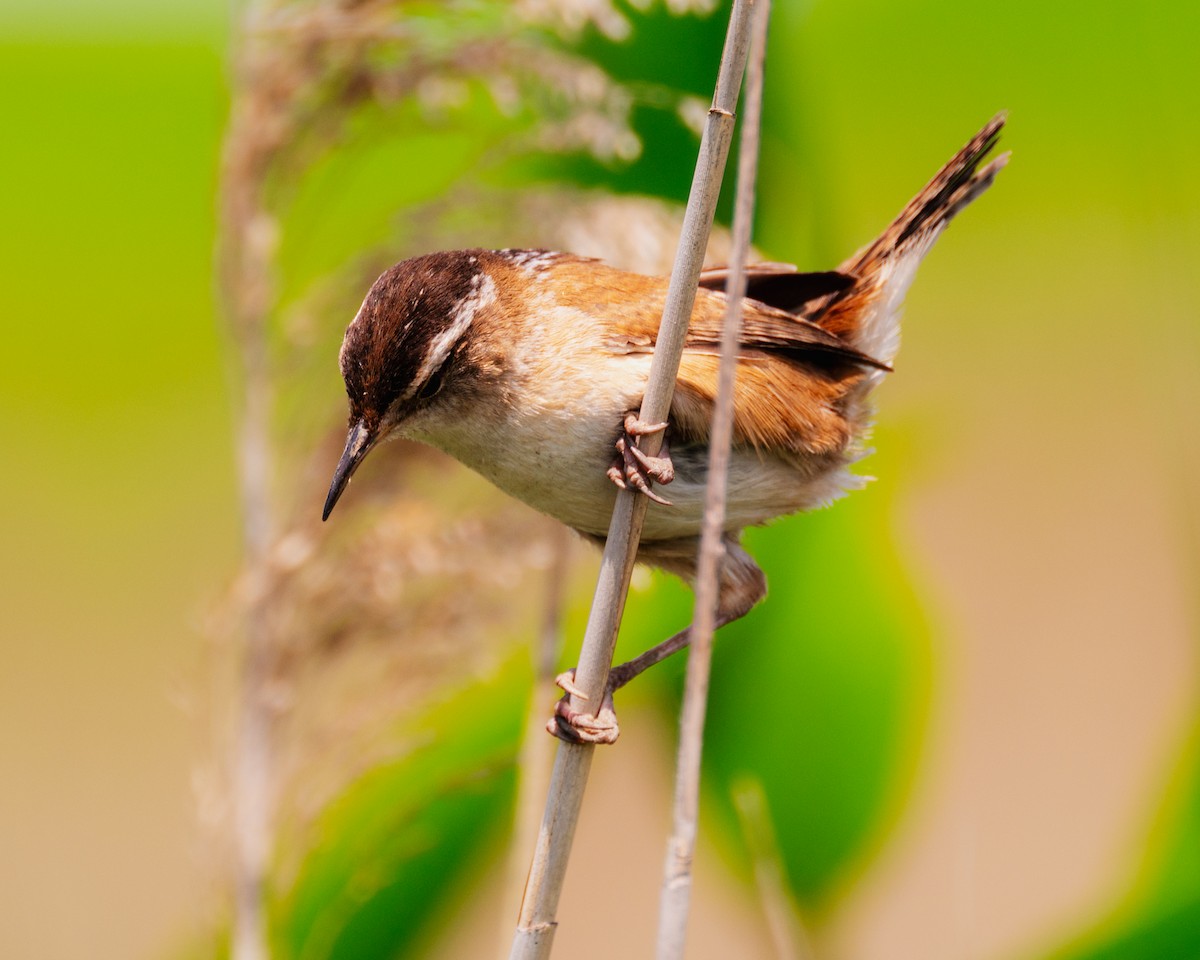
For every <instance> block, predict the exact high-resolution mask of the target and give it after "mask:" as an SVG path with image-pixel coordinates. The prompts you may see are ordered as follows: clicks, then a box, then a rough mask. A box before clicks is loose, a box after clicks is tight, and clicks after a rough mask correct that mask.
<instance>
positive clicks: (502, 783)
mask: <svg viewBox="0 0 1200 960" xmlns="http://www.w3.org/2000/svg"><path fill="white" fill-rule="evenodd" d="M531 676H532V673H531V671H530V668H529V664H528V662H527V661H526V659H525V658H524V657H517V658H515V659H514V661H512V662H510V663H509V664H507V665H506V666H505V667H504V668H503V669H502V670H500V671H498V672H497V674H496V676H494V677H492V678H490V679H489V680H488V681H487V682H485V683H482V684H478V685H474V686H471V687H469V688H467V689H465V690H462V691H460V692H459V693H457V694H456V695H455V696H454V697H453V698H452V699H450V700H448V701H445V702H443V703H439V704H437V705H436V706H434V707H432V708H431V709H430V710H428V711H427V712H425V713H424V714H422V715H421V716H419V717H418V718H416V719H415V720H413V721H412V722H411V723H409V724H407V725H406V727H405V729H403V730H402V731H399V732H398V739H399V740H400V742H406V741H407V742H411V743H414V744H416V746H414V747H413V749H412V750H411V751H410V752H408V753H407V754H406V755H405V756H404V757H403V758H402V759H400V760H397V761H394V762H392V763H388V764H385V765H382V766H380V767H377V768H375V769H372V770H371V771H370V772H368V773H367V774H366V775H364V776H363V777H362V778H361V779H359V780H358V781H356V782H355V783H353V784H351V785H350V787H348V788H347V789H346V791H345V792H344V793H343V794H342V795H341V797H340V798H338V799H337V800H336V801H335V802H334V803H332V804H331V805H330V806H329V808H328V809H327V810H325V811H324V812H323V813H322V814H321V815H320V817H319V819H318V820H317V822H316V823H315V824H314V825H313V826H312V828H311V829H310V830H308V831H307V834H308V836H309V839H310V842H311V843H312V849H311V851H310V852H309V853H308V854H307V856H305V857H304V858H303V862H302V864H301V867H300V870H299V872H298V874H297V876H296V879H295V882H294V884H293V885H292V886H291V887H290V889H286V890H283V891H280V892H279V893H278V895H277V897H276V898H275V900H274V902H273V904H272V907H271V918H272V919H271V926H272V930H273V941H274V943H275V946H276V949H277V950H278V952H279V955H280V956H284V957H295V958H303V960H335V958H347V960H349V958H353V960H370V958H380V960H383V958H389V960H395V958H400V957H408V956H412V955H414V953H416V952H417V951H418V950H419V949H420V948H421V947H422V945H424V944H426V943H427V940H428V938H429V937H430V935H431V934H432V933H434V932H436V930H437V928H438V921H439V920H440V919H443V918H444V916H445V912H446V911H447V910H448V909H449V907H450V905H451V903H452V902H455V901H461V899H462V897H463V892H464V888H468V887H469V886H470V882H471V878H472V877H478V876H479V868H480V867H481V865H482V864H484V863H486V862H487V860H488V859H489V857H491V856H493V855H495V853H496V852H497V846H498V842H499V840H500V838H501V837H502V836H503V834H504V832H505V830H506V829H507V825H508V818H509V815H510V811H511V805H512V799H513V793H514V789H515V784H516V769H515V766H514V758H515V756H516V750H517V741H518V739H519V736H520V732H521V726H522V720H523V718H524V716H525V709H526V701H527V698H528V693H529V682H530V679H531ZM481 704H486V705H487V710H486V715H484V714H483V713H482V711H481V708H480V705H481Z"/></svg>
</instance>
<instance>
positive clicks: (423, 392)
mask: <svg viewBox="0 0 1200 960" xmlns="http://www.w3.org/2000/svg"><path fill="white" fill-rule="evenodd" d="M445 370H446V365H445V364H442V366H441V367H440V368H439V369H438V370H436V371H435V372H434V373H433V374H432V375H431V376H430V377H429V379H428V380H426V381H425V382H424V383H423V384H421V389H420V390H418V391H417V399H418V400H429V399H431V398H432V397H435V396H437V394H438V393H439V392H440V391H441V389H442V385H443V384H444V382H445V379H446V377H445Z"/></svg>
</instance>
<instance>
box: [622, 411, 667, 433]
mask: <svg viewBox="0 0 1200 960" xmlns="http://www.w3.org/2000/svg"><path fill="white" fill-rule="evenodd" d="M666 429H667V423H666V422H665V421H664V422H663V423H647V422H646V421H645V420H639V419H638V415H637V414H636V413H627V414H625V432H626V433H627V434H629V435H630V436H631V437H648V436H650V434H652V433H658V432H659V431H660V430H666Z"/></svg>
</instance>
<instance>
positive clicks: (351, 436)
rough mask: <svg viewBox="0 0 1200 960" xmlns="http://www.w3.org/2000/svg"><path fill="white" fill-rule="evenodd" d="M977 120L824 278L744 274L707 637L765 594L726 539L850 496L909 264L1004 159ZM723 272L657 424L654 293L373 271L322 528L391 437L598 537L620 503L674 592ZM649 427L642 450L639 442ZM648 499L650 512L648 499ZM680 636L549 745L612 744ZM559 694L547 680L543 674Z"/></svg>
mask: <svg viewBox="0 0 1200 960" xmlns="http://www.w3.org/2000/svg"><path fill="white" fill-rule="evenodd" d="M1004 123H1005V115H1004V114H999V115H997V116H996V117H994V118H993V119H992V120H991V121H989V122H988V123H987V124H986V125H985V126H984V127H983V129H981V130H980V131H979V132H978V133H977V134H976V135H975V136H974V137H972V138H971V139H970V140H969V141H968V142H967V144H966V145H965V146H964V147H963V148H962V149H961V150H959V151H958V152H957V153H956V154H955V155H954V156H953V157H952V158H951V159H950V160H949V162H947V163H946V164H945V166H943V167H942V169H941V170H939V171H938V173H937V175H936V176H934V178H933V179H932V180H930V181H929V183H928V184H927V185H926V186H925V187H924V189H922V190H921V191H920V192H919V193H918V194H917V195H916V196H915V197H914V198H913V199H912V200H911V201H910V202H909V203H908V204H907V205H906V206H905V207H904V208H903V210H902V211H901V212H900V214H899V215H898V216H897V217H896V218H895V220H893V221H892V222H891V224H890V225H889V226H888V227H887V228H886V229H885V230H884V231H883V232H882V233H881V234H880V235H879V237H878V238H877V239H875V240H874V241H873V242H872V243H870V244H868V245H867V246H865V247H864V248H862V249H861V250H859V251H858V252H857V253H855V254H854V255H853V256H851V257H849V258H848V259H847V260H845V261H844V262H843V263H842V264H841V265H840V266H838V267H837V268H836V269H835V270H826V271H819V272H803V271H800V270H799V269H798V268H797V267H795V266H793V265H790V264H783V263H758V264H751V265H749V266H748V267H747V268H746V271H745V274H746V281H747V290H746V296H745V298H744V300H743V303H742V318H743V319H742V329H741V333H740V341H739V354H738V359H737V375H736V383H735V387H734V397H733V446H732V450H731V453H730V461H729V476H728V494H727V497H728V499H727V508H726V518H725V525H724V530H723V540H722V546H723V548H724V551H723V556H722V561H721V565H720V569H719V583H718V599H717V611H716V621H715V622H716V625H717V626H718V627H719V626H723V625H725V624H727V623H730V622H732V621H734V620H737V619H739V618H740V617H742V616H744V615H745V614H746V613H748V612H749V611H750V609H751V608H753V607H754V606H755V605H756V604H757V603H759V602H760V601H761V600H762V599H763V598H764V597H765V596H766V590H767V583H766V577H765V575H764V573H763V572H762V570H761V569H760V568H759V566H758V565H757V563H756V562H755V561H754V559H753V558H752V557H751V556H750V554H749V553H747V552H746V550H745V549H744V548H743V547H742V545H741V543H740V539H741V534H742V531H743V530H744V529H745V528H746V527H749V526H755V525H761V524H765V523H767V522H769V521H771V520H773V519H775V518H777V517H779V516H783V515H786V514H792V513H796V512H799V511H804V510H810V509H813V508H815V507H819V506H824V505H826V504H828V503H830V502H831V501H833V500H835V499H837V498H838V497H840V496H841V495H843V494H845V493H847V492H849V491H851V490H854V489H857V488H860V487H861V486H863V485H864V483H865V479H864V478H863V477H861V476H858V475H856V474H855V473H853V472H852V470H851V467H852V465H853V464H854V463H855V462H856V461H857V460H859V459H861V458H862V457H863V456H864V455H865V454H866V452H867V447H866V441H867V439H868V437H869V434H870V429H871V424H872V418H873V405H872V401H871V394H872V391H873V390H874V388H875V387H876V386H877V385H878V384H879V383H880V381H881V380H882V379H883V378H884V377H885V376H886V375H887V374H888V373H889V372H891V371H892V369H893V367H892V363H893V360H894V359H895V356H896V353H897V350H898V347H899V331H900V313H901V307H902V303H903V300H904V296H905V293H906V291H907V290H908V288H909V286H910V284H911V283H912V280H913V277H914V274H915V272H916V269H917V266H918V265H919V264H920V262H921V260H922V259H923V258H924V256H925V255H926V254H927V253H928V252H929V250H930V248H931V247H932V245H933V243H934V241H935V240H936V239H937V238H938V237H939V236H940V235H941V233H942V231H943V230H944V229H945V228H946V225H947V224H948V223H949V222H950V220H951V219H952V218H953V217H954V216H955V215H957V214H958V213H959V212H960V211H961V210H963V208H965V207H966V206H967V205H968V204H970V203H971V202H972V201H973V200H974V199H975V198H976V197H978V196H979V195H980V194H982V193H983V192H984V191H985V190H987V189H988V187H989V186H990V185H991V184H992V181H993V179H994V178H995V176H996V174H997V172H998V171H999V170H1000V169H1001V168H1002V167H1003V166H1004V165H1005V164H1006V163H1007V161H1008V158H1009V154H1007V153H1004V154H1001V155H999V156H996V157H995V158H993V159H991V160H990V161H989V162H987V163H985V162H984V161H985V160H986V159H987V158H988V156H989V154H991V153H992V151H993V149H994V148H995V146H996V143H997V141H998V139H999V137H1000V133H1001V130H1002V128H1003V126H1004ZM727 276H728V270H727V269H726V268H721V267H715V268H710V269H706V270H704V271H702V273H701V274H700V279H699V286H698V289H697V292H696V301H695V305H694V308H693V310H692V314H691V318H690V322H689V326H688V332H687V338H686V342H685V346H684V351H683V356H682V359H681V361H680V366H679V372H678V376H677V379H676V383H675V390H674V395H673V399H672V401H671V406H670V412H669V416H668V418H667V421H666V422H665V423H643V422H642V421H640V420H639V419H638V416H637V411H638V410H639V408H640V405H641V400H642V396H643V393H644V392H645V388H646V382H647V378H648V374H649V371H650V361H651V355H652V353H653V350H654V346H655V340H656V335H657V331H658V323H659V320H660V318H661V316H662V312H663V304H664V300H665V298H666V293H667V285H668V278H666V277H662V276H648V275H643V274H638V273H631V272H627V271H624V270H619V269H616V268H615V267H612V266H609V265H607V264H605V263H603V262H601V261H599V260H597V259H593V258H590V257H584V256H577V255H574V254H570V253H563V252H557V251H551V250H540V249H503V250H485V249H470V250H452V251H443V252H436V253H429V254H425V255H422V256H417V257H413V258H411V259H408V260H404V261H402V262H400V263H397V264H396V265H394V266H392V267H390V268H389V269H387V270H385V271H384V272H383V274H382V275H381V276H380V277H379V278H378V279H377V280H376V281H375V282H374V284H373V285H372V286H371V288H370V290H369V291H368V292H367V294H366V297H365V298H364V299H363V301H362V304H361V306H360V307H359V309H358V312H357V313H356V314H355V316H354V318H353V320H352V321H351V322H350V325H349V327H348V328H347V330H346V333H345V338H344V340H343V343H342V347H341V350H340V353H339V358H338V359H339V366H340V370H341V374H342V378H343V380H344V381H345V387H346V394H347V397H348V399H349V408H350V410H349V425H348V431H347V438H346V445H345V448H344V450H343V452H342V455H341V458H340V459H339V461H338V463H337V467H336V469H335V471H334V474H333V479H332V482H331V484H330V487H329V492H328V495H327V497H326V500H325V505H324V510H323V512H322V519H328V518H329V515H330V512H331V511H332V510H333V508H334V506H335V505H336V504H337V502H338V500H339V498H340V497H341V496H342V494H343V493H344V492H345V489H346V486H347V483H348V482H349V480H350V478H351V476H352V475H353V474H354V472H355V471H356V470H357V469H358V468H359V466H360V465H361V464H362V462H363V460H364V458H365V457H366V456H367V455H368V454H369V453H370V451H371V450H373V449H374V448H375V447H376V446H378V445H379V444H380V443H382V442H383V441H385V440H387V439H390V438H394V437H404V438H407V439H410V440H415V441H419V442H422V443H425V444H428V445H430V446H433V447H435V448H437V449H440V450H442V451H444V452H445V453H447V454H449V455H450V456H452V457H454V458H455V459H457V460H459V461H460V462H461V463H463V464H464V465H466V466H467V467H469V468H470V469H472V470H474V471H476V472H477V473H479V474H481V475H482V476H483V477H485V478H486V479H487V480H489V481H491V482H492V483H493V484H494V485H495V486H497V487H499V488H500V489H501V490H503V491H505V492H506V493H508V494H510V495H512V496H513V497H515V498H517V499H518V500H522V501H524V502H525V503H527V504H529V505H530V506H532V507H533V508H535V509H537V510H539V511H541V512H542V513H544V514H548V515H549V516H551V517H554V518H555V519H557V520H559V521H561V522H562V523H564V524H566V525H567V526H568V527H571V528H572V529H574V530H575V531H577V532H578V533H580V534H582V535H583V537H585V538H587V539H589V540H592V541H594V542H596V543H598V544H603V542H604V539H605V535H606V533H607V531H608V525H609V521H610V518H611V515H612V510H613V505H614V502H615V498H616V495H617V491H618V489H620V488H626V487H632V488H633V489H634V490H635V491H637V492H638V493H640V494H641V495H644V496H647V497H649V498H650V500H651V501H652V502H651V503H649V504H648V510H647V513H646V518H645V524H644V527H643V530H642V536H641V541H640V544H639V546H638V551H637V560H638V561H639V562H641V563H643V564H647V565H650V566H652V567H657V568H660V569H662V570H665V571H667V572H669V573H672V574H675V575H677V576H678V577H680V578H681V579H683V580H684V581H685V582H686V583H688V584H689V585H693V584H694V580H695V576H696V569H697V552H698V548H699V539H700V531H701V523H702V517H703V512H704V495H705V484H706V481H707V470H708V443H709V435H710V426H711V421H712V413H713V408H714V404H715V401H716V391H717V371H718V361H719V357H718V353H719V343H720V336H721V324H722V321H723V317H724V314H725V306H726V297H725V293H724V287H725V281H726V278H727ZM659 432H661V433H662V434H663V437H662V440H663V443H662V448H661V449H660V450H659V452H658V454H657V455H656V456H648V455H647V454H645V453H644V452H642V451H641V449H640V448H639V446H638V444H639V441H640V440H641V438H642V437H645V436H648V435H651V434H654V433H659ZM656 486H657V487H658V488H659V489H665V490H667V491H668V492H669V494H670V497H669V500H668V499H667V498H666V497H664V496H662V495H661V494H660V493H659V492H658V490H656V489H655V487H656ZM688 635H689V631H688V630H687V629H685V630H682V631H680V632H679V633H677V634H675V635H674V636H672V637H670V638H668V639H667V640H664V641H663V642H662V643H660V644H658V645H656V646H655V647H652V648H651V649H650V650H647V651H646V652H645V653H643V654H642V655H641V656H639V657H637V658H635V659H634V660H631V661H629V662H627V663H624V664H620V665H618V666H615V667H614V668H613V670H612V673H611V676H610V679H609V684H608V688H607V690H606V693H605V696H604V703H603V704H602V705H601V706H600V707H599V708H598V709H596V710H594V711H592V712H586V713H585V712H582V711H578V710H575V709H573V708H572V707H571V705H570V698H569V696H564V697H563V699H562V700H561V701H559V703H558V705H557V706H556V708H555V713H554V715H553V717H552V718H551V720H550V722H549V723H548V725H547V726H548V729H550V732H552V733H554V734H555V735H557V736H559V737H560V738H561V739H564V740H567V741H570V742H575V743H612V742H614V741H615V740H616V738H617V735H618V733H619V725H618V724H617V721H616V715H615V712H614V709H613V706H612V693H613V692H614V691H615V690H617V689H619V688H620V687H621V686H623V685H624V684H626V683H628V682H629V681H630V680H631V679H633V677H635V676H637V675H638V674H639V673H641V672H642V671H643V670H645V669H647V668H648V667H649V666H651V665H652V664H654V663H657V662H659V661H660V660H662V659H664V658H665V657H667V656H669V655H670V654H672V653H674V652H676V651H678V650H680V649H682V648H683V647H685V646H686V645H687V643H688ZM558 683H559V686H561V687H562V688H563V689H564V690H566V691H567V693H568V694H570V693H572V692H575V693H579V691H578V690H577V689H576V688H574V686H573V674H572V673H571V672H570V671H568V672H567V673H565V674H563V675H562V676H560V677H559V678H558Z"/></svg>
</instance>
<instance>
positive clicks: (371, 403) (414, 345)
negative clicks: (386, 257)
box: [340, 250, 494, 430]
mask: <svg viewBox="0 0 1200 960" xmlns="http://www.w3.org/2000/svg"><path fill="white" fill-rule="evenodd" d="M485 255H486V253H485V251H482V250H452V251H446V252H443V253H431V254H426V255H425V256H420V257H414V258H412V259H411V260H404V261H402V262H401V263H398V264H396V265H395V266H394V267H390V268H388V269H387V270H385V271H384V272H383V274H382V275H381V276H380V277H379V279H378V280H376V281H375V283H374V284H373V285H372V286H371V289H370V291H369V292H368V293H367V296H366V299H364V300H363V303H362V306H361V307H360V308H359V311H358V314H357V315H356V316H355V318H354V320H353V321H352V322H351V324H350V326H349V327H348V328H347V330H346V338H345V341H344V342H343V344H342V351H341V356H340V362H341V368H342V378H343V379H344V380H345V381H346V394H347V395H348V396H349V398H350V419H351V422H355V421H357V420H360V419H361V420H364V421H366V423H367V425H368V427H369V428H371V429H372V430H373V429H374V428H375V427H376V426H377V425H378V423H379V420H380V418H381V417H382V416H383V414H384V412H385V411H386V410H387V409H388V408H389V407H390V406H391V405H392V404H393V403H395V402H396V401H397V400H399V399H401V398H405V399H415V398H418V397H419V395H420V394H421V393H422V392H423V391H426V390H427V388H429V387H431V386H432V385H433V384H434V383H436V382H437V381H438V380H439V379H440V378H441V377H443V376H444V375H445V372H446V368H447V367H448V366H449V365H450V364H451V363H452V361H453V358H454V356H455V353H456V348H457V347H458V344H459V341H460V340H461V339H462V334H463V333H465V332H466V330H467V328H468V327H469V326H470V324H471V320H472V318H473V316H474V313H475V311H476V310H478V309H480V308H481V307H483V306H486V305H487V302H490V300H491V299H492V298H493V297H494V293H493V292H492V281H491V279H490V278H489V277H488V274H487V272H486V271H485V270H484V269H483V265H482V264H481V262H480V258H481V256H485Z"/></svg>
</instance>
